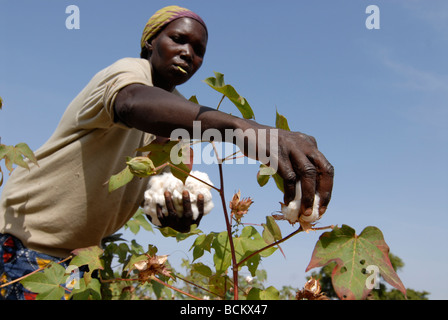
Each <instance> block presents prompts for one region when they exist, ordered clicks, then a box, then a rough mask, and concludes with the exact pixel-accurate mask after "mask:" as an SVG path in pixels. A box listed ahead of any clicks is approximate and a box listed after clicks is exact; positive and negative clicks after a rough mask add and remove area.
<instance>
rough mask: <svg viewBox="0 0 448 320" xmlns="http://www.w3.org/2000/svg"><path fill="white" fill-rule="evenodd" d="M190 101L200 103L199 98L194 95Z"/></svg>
mask: <svg viewBox="0 0 448 320" xmlns="http://www.w3.org/2000/svg"><path fill="white" fill-rule="evenodd" d="M188 101H191V102H194V103H196V104H199V101H198V98H197V97H196V96H195V95H194V96H191V97H190V99H188Z"/></svg>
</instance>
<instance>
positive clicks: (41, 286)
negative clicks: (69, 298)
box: [20, 262, 66, 300]
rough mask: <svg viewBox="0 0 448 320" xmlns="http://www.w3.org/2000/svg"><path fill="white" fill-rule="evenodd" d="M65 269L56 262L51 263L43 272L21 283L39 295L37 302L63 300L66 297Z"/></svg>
mask: <svg viewBox="0 0 448 320" xmlns="http://www.w3.org/2000/svg"><path fill="white" fill-rule="evenodd" d="M65 278H66V276H65V269H64V267H62V266H60V265H59V264H57V263H55V262H51V263H50V264H49V265H48V267H46V268H45V269H44V270H43V271H42V272H37V273H35V274H32V275H30V276H28V277H26V278H24V279H23V280H21V281H20V283H21V284H22V285H23V286H24V287H25V288H27V289H28V290H30V291H31V292H34V293H37V296H36V300H61V298H62V297H63V296H64V288H63V287H62V286H61V284H64V283H65Z"/></svg>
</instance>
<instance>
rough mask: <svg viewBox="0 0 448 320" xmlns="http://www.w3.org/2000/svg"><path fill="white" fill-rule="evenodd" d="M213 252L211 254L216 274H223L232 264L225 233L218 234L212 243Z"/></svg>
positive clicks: (227, 238)
mask: <svg viewBox="0 0 448 320" xmlns="http://www.w3.org/2000/svg"><path fill="white" fill-rule="evenodd" d="M212 248H213V249H214V250H215V253H214V254H213V262H214V264H215V268H216V274H217V275H220V274H222V273H224V272H225V271H226V270H227V269H228V268H229V267H230V265H231V264H232V255H231V252H230V243H229V237H228V235H227V231H223V232H221V233H219V234H218V235H217V236H216V237H215V239H214V240H213V243H212Z"/></svg>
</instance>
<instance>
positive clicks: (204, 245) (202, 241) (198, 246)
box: [190, 232, 215, 261]
mask: <svg viewBox="0 0 448 320" xmlns="http://www.w3.org/2000/svg"><path fill="white" fill-rule="evenodd" d="M214 238H215V233H213V232H212V233H210V234H208V235H205V234H201V235H199V236H198V237H197V238H196V240H195V241H194V243H193V245H192V246H191V248H190V250H191V249H193V261H195V260H196V259H199V258H200V257H202V256H203V255H204V251H205V250H207V251H208V252H210V250H211V247H212V242H213V240H214Z"/></svg>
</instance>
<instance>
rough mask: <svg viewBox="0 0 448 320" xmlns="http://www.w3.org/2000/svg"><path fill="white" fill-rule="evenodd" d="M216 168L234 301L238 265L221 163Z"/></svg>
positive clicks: (236, 294) (236, 296)
mask: <svg viewBox="0 0 448 320" xmlns="http://www.w3.org/2000/svg"><path fill="white" fill-rule="evenodd" d="M218 167H219V178H220V180H221V189H220V191H219V195H220V196H221V201H222V207H223V209H224V218H225V220H226V229H227V236H228V238H229V243H230V252H231V255H232V270H233V291H234V300H238V264H237V262H236V255H235V247H234V245H233V238H232V225H231V224H230V220H229V214H228V212H227V206H226V200H225V197H224V177H223V172H222V163H218Z"/></svg>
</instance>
